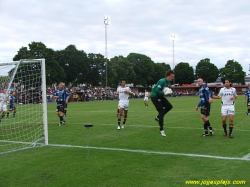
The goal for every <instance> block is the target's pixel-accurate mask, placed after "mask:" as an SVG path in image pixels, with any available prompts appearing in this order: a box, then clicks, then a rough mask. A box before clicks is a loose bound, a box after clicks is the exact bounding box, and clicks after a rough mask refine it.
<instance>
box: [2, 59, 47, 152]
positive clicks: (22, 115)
mask: <svg viewBox="0 0 250 187" xmlns="http://www.w3.org/2000/svg"><path fill="white" fill-rule="evenodd" d="M47 121H48V119H47V94H46V73H45V59H25V60H20V61H13V62H7V63H0V154H4V153H9V152H13V151H18V150H22V149H28V148H32V147H36V146H37V145H48V122H47Z"/></svg>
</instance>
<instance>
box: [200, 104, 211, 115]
mask: <svg viewBox="0 0 250 187" xmlns="http://www.w3.org/2000/svg"><path fill="white" fill-rule="evenodd" d="M201 114H203V115H205V116H209V114H210V103H204V104H202V105H201Z"/></svg>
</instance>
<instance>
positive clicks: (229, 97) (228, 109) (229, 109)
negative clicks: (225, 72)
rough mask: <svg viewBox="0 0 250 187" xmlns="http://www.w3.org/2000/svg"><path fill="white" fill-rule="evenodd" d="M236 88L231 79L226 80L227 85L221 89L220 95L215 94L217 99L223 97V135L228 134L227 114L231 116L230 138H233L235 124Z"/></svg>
mask: <svg viewBox="0 0 250 187" xmlns="http://www.w3.org/2000/svg"><path fill="white" fill-rule="evenodd" d="M237 97H238V96H237V93H236V89H235V88H233V87H231V81H230V80H229V79H226V80H225V87H223V88H221V89H220V92H219V94H218V96H214V98H215V99H220V98H222V101H221V104H222V106H221V114H222V126H223V129H224V134H223V136H227V124H226V121H227V116H229V138H233V134H232V131H233V126H234V114H235V106H234V100H235V99H236V98H237Z"/></svg>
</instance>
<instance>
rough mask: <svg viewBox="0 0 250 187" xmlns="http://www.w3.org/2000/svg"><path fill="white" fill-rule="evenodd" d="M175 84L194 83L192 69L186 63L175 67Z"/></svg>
mask: <svg viewBox="0 0 250 187" xmlns="http://www.w3.org/2000/svg"><path fill="white" fill-rule="evenodd" d="M174 70H175V83H179V84H180V85H182V84H191V83H193V82H194V80H195V77H194V69H193V68H192V67H191V66H189V63H187V62H181V63H179V64H177V65H176V66H175V69H174Z"/></svg>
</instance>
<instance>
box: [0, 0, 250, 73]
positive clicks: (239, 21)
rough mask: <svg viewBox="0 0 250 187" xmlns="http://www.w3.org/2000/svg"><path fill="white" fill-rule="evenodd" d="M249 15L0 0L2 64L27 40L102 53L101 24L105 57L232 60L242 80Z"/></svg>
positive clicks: (177, 4)
mask: <svg viewBox="0 0 250 187" xmlns="http://www.w3.org/2000/svg"><path fill="white" fill-rule="evenodd" d="M249 10H250V1H249V0H237V1H236V0H209V1H208V0H60V1H59V0H18V1H17V0H0V62H10V61H12V60H13V57H14V56H15V55H16V54H17V51H19V49H20V48H21V47H28V44H29V43H31V42H33V41H35V42H42V43H43V44H45V45H46V46H47V47H48V48H52V49H54V50H63V49H65V48H66V47H67V46H68V45H71V44H73V45H75V46H76V48H77V49H78V50H84V51H85V52H86V53H100V54H103V55H104V56H105V54H106V50H105V46H106V45H105V27H106V31H107V57H108V58H113V57H115V56H119V55H122V56H124V57H126V56H128V55H129V53H140V54H144V55H146V56H148V57H150V58H151V59H152V61H154V62H155V63H158V62H165V63H167V64H169V65H170V66H171V67H173V66H175V65H177V64H178V63H180V62H188V63H189V64H190V66H192V67H193V68H194V69H195V67H196V65H197V63H198V62H199V61H200V60H201V59H205V58H210V62H211V63H213V64H215V65H216V66H217V67H218V68H223V67H225V64H226V63H227V61H228V60H232V59H233V60H235V61H237V62H239V63H240V64H241V65H242V67H243V71H245V72H246V74H247V75H248V74H250V72H249V66H250V56H249V55H250V54H249V53H250V24H249V20H250V11H249ZM105 15H106V16H109V17H110V22H111V23H110V24H109V25H107V26H105V24H104V16H105ZM172 34H175V35H176V36H177V39H176V40H175V41H173V40H172V39H171V35H172Z"/></svg>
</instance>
